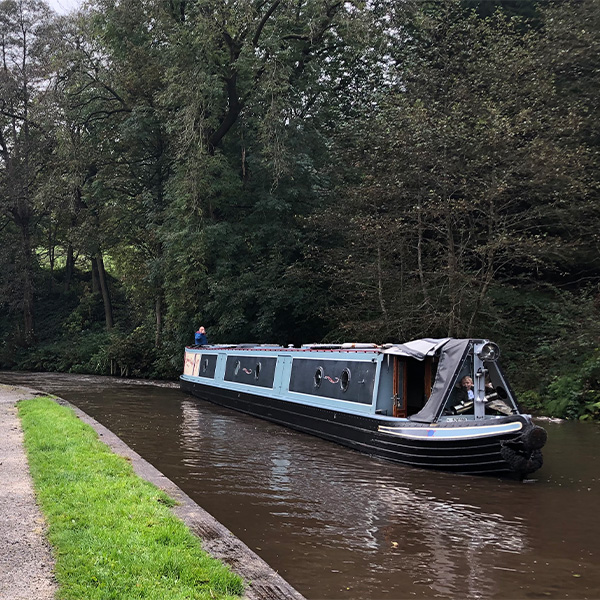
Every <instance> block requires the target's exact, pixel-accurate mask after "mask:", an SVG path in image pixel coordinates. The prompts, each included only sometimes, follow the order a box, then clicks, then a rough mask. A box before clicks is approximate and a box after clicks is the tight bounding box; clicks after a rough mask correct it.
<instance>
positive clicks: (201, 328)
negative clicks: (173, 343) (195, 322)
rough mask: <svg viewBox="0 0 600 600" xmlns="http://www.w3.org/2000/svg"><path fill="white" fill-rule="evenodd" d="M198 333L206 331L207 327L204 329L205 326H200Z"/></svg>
mask: <svg viewBox="0 0 600 600" xmlns="http://www.w3.org/2000/svg"><path fill="white" fill-rule="evenodd" d="M198 333H206V329H204V327H199V328H198Z"/></svg>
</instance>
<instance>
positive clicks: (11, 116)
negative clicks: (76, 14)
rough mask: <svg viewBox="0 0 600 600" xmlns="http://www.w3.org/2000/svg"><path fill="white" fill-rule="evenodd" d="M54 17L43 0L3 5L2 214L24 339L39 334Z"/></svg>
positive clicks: (0, 106)
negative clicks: (38, 224) (47, 70)
mask: <svg viewBox="0 0 600 600" xmlns="http://www.w3.org/2000/svg"><path fill="white" fill-rule="evenodd" d="M49 19H50V12H49V9H48V7H47V6H46V4H44V3H43V2H39V1H38V0H5V1H4V2H2V3H0V50H1V52H2V68H1V73H0V161H1V162H0V164H1V173H0V187H1V198H2V200H1V204H0V212H1V214H2V215H3V216H4V217H5V218H8V219H9V220H10V221H11V222H12V223H13V225H14V227H15V228H16V230H17V231H18V235H19V252H18V253H17V254H16V257H15V258H16V261H17V270H16V276H17V279H18V281H19V285H20V289H21V308H22V314H23V329H22V339H23V341H24V342H25V343H30V342H31V341H32V340H33V338H34V332H35V319H34V315H35V311H34V294H35V281H34V275H35V267H36V259H35V240H34V227H35V215H36V208H35V196H36V191H37V189H38V188H39V186H40V180H41V178H42V173H43V169H44V164H45V157H46V156H47V152H48V150H49V144H51V134H50V133H49V128H48V123H47V121H46V118H45V117H46V114H45V111H44V109H43V97H44V91H45V87H46V85H47V84H46V82H45V79H44V70H43V60H42V59H43V56H42V49H43V36H44V28H45V26H46V25H47V23H48V21H49Z"/></svg>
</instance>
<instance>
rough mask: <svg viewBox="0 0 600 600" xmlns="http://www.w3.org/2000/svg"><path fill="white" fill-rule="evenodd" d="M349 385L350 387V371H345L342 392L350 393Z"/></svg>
mask: <svg viewBox="0 0 600 600" xmlns="http://www.w3.org/2000/svg"><path fill="white" fill-rule="evenodd" d="M349 385H350V369H344V370H343V371H342V376H341V377H340V386H341V388H342V392H346V391H348V386H349Z"/></svg>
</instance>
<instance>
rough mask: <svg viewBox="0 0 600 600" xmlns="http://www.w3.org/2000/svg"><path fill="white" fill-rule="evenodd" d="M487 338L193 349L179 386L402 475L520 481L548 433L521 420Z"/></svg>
mask: <svg viewBox="0 0 600 600" xmlns="http://www.w3.org/2000/svg"><path fill="white" fill-rule="evenodd" d="M498 357H499V349H498V346H496V344H494V343H492V342H489V341H488V340H478V339H464V340H463V339H461V340H458V339H451V338H444V339H423V340H415V341H413V342H409V343H407V344H395V345H387V346H383V347H382V346H376V345H375V344H341V345H336V346H323V345H310V346H303V347H302V348H283V347H281V346H270V345H260V346H256V345H237V346H193V347H188V348H186V350H185V362H184V372H183V375H181V378H180V383H181V388H182V389H183V390H185V391H188V392H190V393H192V394H194V395H195V396H197V397H199V398H202V399H205V400H210V401H211V402H214V403H216V404H220V405H222V406H226V407H228V408H234V409H236V410H239V411H242V412H245V413H247V414H250V415H253V416H257V417H261V418H263V419H267V420H269V421H272V422H274V423H279V424H282V425H287V426H289V427H292V428H294V429H297V430H299V431H302V432H305V433H310V434H313V435H316V436H319V437H322V438H324V439H327V440H330V441H334V442H337V443H339V444H343V445H345V446H349V447H350V448H352V449H354V450H358V451H361V452H364V453H367V454H370V455H372V456H378V457H381V458H385V459H388V460H391V461H395V462H401V463H404V464H407V465H411V466H417V467H423V468H433V469H440V470H444V471H451V472H455V473H465V474H477V475H481V474H485V475H510V476H514V477H517V478H524V477H525V476H527V475H528V474H530V473H533V472H534V471H536V470H537V469H539V468H540V467H541V466H542V462H543V460H542V453H541V449H542V447H543V446H544V444H545V443H546V432H545V430H544V429H542V428H541V427H538V426H536V425H534V424H533V422H532V420H531V417H530V416H529V415H524V414H521V413H520V411H519V408H518V405H517V402H516V398H515V396H514V393H513V392H512V390H511V389H510V387H509V385H508V383H507V381H506V378H505V376H504V373H503V372H502V370H501V369H500V366H499V364H498V362H497V361H498Z"/></svg>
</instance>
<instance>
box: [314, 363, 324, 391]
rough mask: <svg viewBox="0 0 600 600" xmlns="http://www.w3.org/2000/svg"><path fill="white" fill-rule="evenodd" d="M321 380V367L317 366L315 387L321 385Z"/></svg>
mask: <svg viewBox="0 0 600 600" xmlns="http://www.w3.org/2000/svg"><path fill="white" fill-rule="evenodd" d="M321 381H323V367H319V368H318V369H317V370H316V372H315V384H314V385H315V387H316V388H320V387H321Z"/></svg>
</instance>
